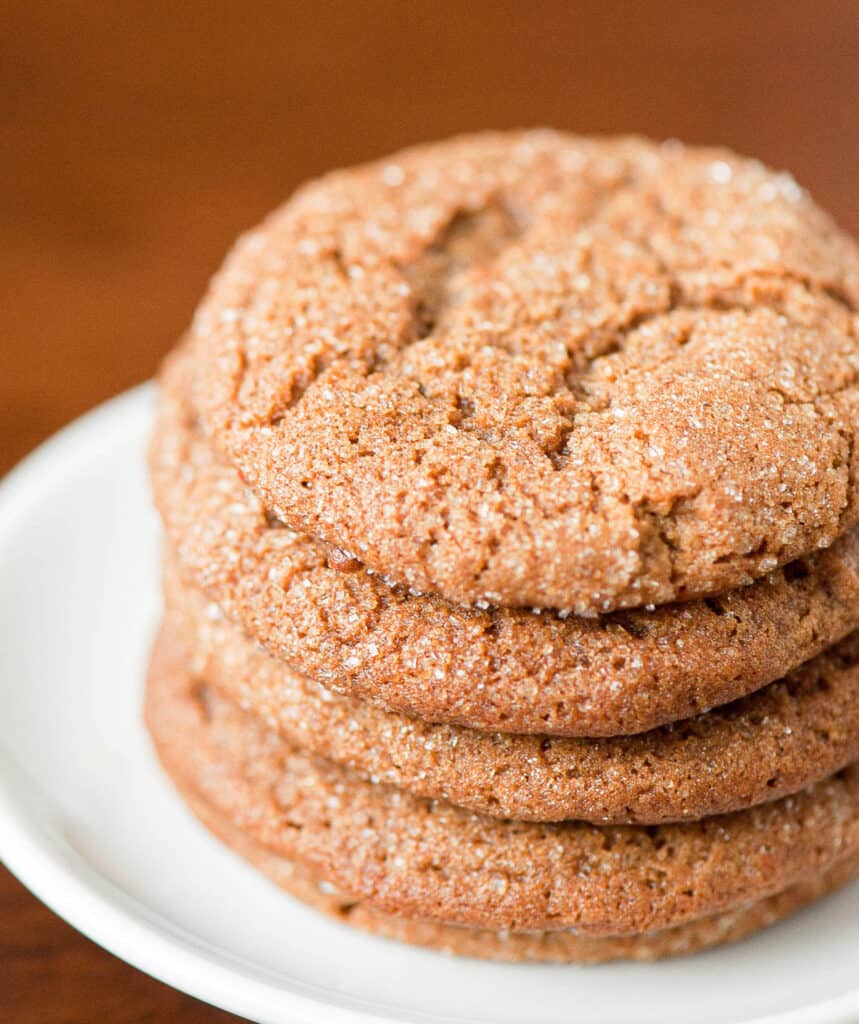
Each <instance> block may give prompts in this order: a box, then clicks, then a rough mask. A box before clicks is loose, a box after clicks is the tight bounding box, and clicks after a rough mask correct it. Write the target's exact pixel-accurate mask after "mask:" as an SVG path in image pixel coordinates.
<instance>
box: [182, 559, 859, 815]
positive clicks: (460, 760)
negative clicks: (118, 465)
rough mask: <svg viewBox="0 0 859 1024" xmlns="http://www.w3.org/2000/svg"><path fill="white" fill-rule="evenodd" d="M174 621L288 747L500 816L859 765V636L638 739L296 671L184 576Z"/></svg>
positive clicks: (768, 786) (766, 783) (191, 656)
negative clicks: (395, 706)
mask: <svg viewBox="0 0 859 1024" xmlns="http://www.w3.org/2000/svg"><path fill="white" fill-rule="evenodd" d="M164 591H165V595H164V596H165V604H166V622H167V626H168V628H169V631H170V634H171V636H173V638H174V639H175V640H176V641H177V642H178V643H179V645H180V646H181V647H182V650H183V660H184V661H185V663H186V664H188V666H189V668H190V669H191V671H192V672H193V674H194V675H195V676H196V677H197V678H200V679H205V680H206V681H207V682H208V683H209V684H211V685H212V686H213V687H214V689H215V690H217V691H218V692H219V693H222V694H223V695H225V696H226V697H228V698H229V699H230V700H232V701H233V702H235V703H237V704H240V705H241V706H242V707H243V708H245V709H246V710H248V711H250V712H251V713H252V714H254V715H255V716H256V717H258V718H260V719H263V720H264V721H266V722H267V723H268V724H269V725H270V726H271V727H272V728H273V729H276V730H277V731H278V732H279V733H280V734H281V735H282V736H283V737H284V738H285V739H286V740H287V741H288V742H290V743H292V744H294V745H295V746H298V747H301V748H302V749H304V750H306V751H309V752H311V753H314V754H319V755H322V756H324V757H327V758H329V759H330V760H332V761H334V762H336V763H337V764H341V765H343V766H344V767H347V768H349V769H350V770H352V771H354V772H356V773H357V774H358V775H360V776H361V777H362V778H365V779H369V780H370V781H372V782H383V783H386V784H389V785H394V786H398V787H400V788H402V789H407V790H409V791H410V792H412V793H416V794H418V795H419V796H423V797H428V798H430V799H444V800H448V801H450V802H451V803H454V804H457V805H458V806H461V807H465V808H468V809H469V810H474V811H478V812H480V813H483V814H488V815H491V816H494V817H499V818H516V819H520V820H523V821H562V820H564V819H568V818H578V819H583V820H585V821H592V822H597V823H606V822H610V823H614V824H658V823H661V822H668V821H679V820H682V819H697V818H702V817H705V816H707V815H713V814H720V813H726V812H728V811H733V810H738V809H741V808H744V807H750V806H752V805H753V804H759V803H763V802H765V801H768V800H776V799H779V798H780V797H783V796H786V795H788V794H790V793H795V792H797V791H798V790H800V789H802V788H804V787H805V786H808V785H810V784H811V783H813V782H817V781H818V780H820V779H823V778H826V777H827V776H829V775H832V774H833V773H834V772H837V771H839V770H840V769H841V768H844V767H845V766H846V765H848V764H850V763H851V762H853V761H855V760H859V633H854V634H851V636H850V637H848V638H847V639H846V640H844V641H842V642H841V643H840V644H838V645H836V646H835V647H833V648H830V649H829V650H828V651H826V652H825V653H824V654H821V655H818V657H817V658H815V659H813V660H812V661H810V662H808V663H807V664H806V665H804V666H802V667H801V668H799V669H796V670H795V671H794V672H793V673H792V674H791V676H789V677H788V679H786V680H784V681H782V682H778V683H772V684H770V685H769V686H767V687H765V688H764V689H762V690H759V691H758V692H756V693H754V694H752V695H751V696H749V697H746V698H745V699H743V700H740V701H738V702H735V703H733V704H729V705H727V706H725V707H723V708H720V709H718V710H714V711H711V712H709V713H707V714H704V715H701V716H700V717H698V718H695V719H690V720H688V721H685V722H679V723H677V724H676V725H672V726H665V727H663V728H661V729H658V730H655V731H653V732H649V733H642V734H640V735H636V736H621V737H617V738H613V739H559V738H554V739H552V738H549V737H542V736H519V735H510V734H495V735H492V734H487V733H482V732H476V731H475V730H472V729H464V728H462V727H459V726H450V725H432V724H430V723H428V722H423V721H421V720H419V719H415V718H408V717H406V716H404V715H400V714H397V713H394V712H388V711H385V710H383V709H381V708H378V707H376V706H374V705H372V704H368V703H367V702H365V701H359V700H356V699H354V698H349V697H342V696H337V695H335V694H333V693H331V692H330V691H329V690H326V689H325V688H324V687H322V686H320V685H319V684H318V683H314V682H313V681H312V680H309V679H307V678H306V677H304V676H301V675H299V674H298V673H296V672H293V671H292V670H291V669H289V668H288V667H287V666H286V665H285V664H284V663H283V662H281V661H278V660H277V659H275V658H273V657H272V656H271V655H269V654H268V653H266V651H265V650H264V649H263V648H262V647H260V646H259V645H258V644H256V643H254V642H253V641H252V640H250V639H248V638H247V637H246V636H244V635H243V634H242V632H241V631H240V630H239V629H237V628H236V627H235V626H234V625H233V624H232V623H231V622H230V621H229V620H228V619H227V618H226V617H225V616H224V615H223V613H221V612H220V610H219V609H218V607H217V606H216V605H214V604H212V603H210V602H207V600H206V598H205V597H204V596H203V595H202V594H200V593H198V592H196V591H194V590H192V589H191V588H189V587H187V586H185V585H184V584H182V583H181V581H180V579H179V577H178V573H177V572H176V569H175V567H174V566H172V565H171V563H170V562H169V560H168V563H167V566H166V570H165V586H164Z"/></svg>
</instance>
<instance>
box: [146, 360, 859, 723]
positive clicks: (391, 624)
mask: <svg viewBox="0 0 859 1024" xmlns="http://www.w3.org/2000/svg"><path fill="white" fill-rule="evenodd" d="M186 391H187V359H186V357H185V355H184V354H183V352H182V351H181V350H180V351H179V352H177V353H176V354H175V355H174V356H173V357H171V359H170V360H169V361H168V363H167V364H166V366H165V368H164V372H163V374H162V378H161V391H160V398H159V407H158V413H157V422H156V428H155V432H154V435H153V439H152V448H151V453H150V465H151V470H152V482H153V486H154V491H155V498H156V503H157V505H158V508H159V511H160V513H161V516H162V518H163V521H164V528H165V531H166V535H167V539H168V542H169V545H170V547H171V549H172V551H173V552H174V553H175V557H176V564H177V566H178V568H179V570H180V572H181V574H182V575H183V577H184V578H185V579H186V580H187V582H188V583H189V584H191V585H193V586H195V587H197V588H199V589H201V590H203V591H205V592H206V593H207V594H208V595H209V596H210V598H211V599H212V600H213V601H215V602H216V603H217V604H218V605H219V606H220V607H221V609H222V610H223V611H224V612H225V614H227V615H228V616H229V617H230V618H231V619H232V620H233V621H234V622H236V623H237V624H239V625H241V627H242V628H243V629H244V630H245V632H247V633H248V634H249V635H250V636H252V637H254V638H255V639H256V640H258V641H260V642H261V643H263V644H264V645H265V646H266V647H267V648H268V649H269V650H270V651H271V652H272V653H273V654H275V655H276V656H277V657H279V658H281V659H282V660H283V661H285V662H286V663H287V664H288V665H290V666H292V667H293V668H294V669H296V670H298V671H300V672H302V673H303V674H304V675H306V676H309V677H310V678H312V679H314V680H316V681H317V682H320V683H322V684H323V685H324V686H326V687H328V688H329V689H335V690H338V691H340V692H343V693H349V694H351V695H353V696H357V697H361V698H363V699H366V700H370V701H373V702H375V703H377V704H381V705H383V706H385V707H388V708H392V709H395V710H398V711H402V712H404V713H406V714H410V715H413V716H417V717H421V718H425V719H427V720H430V721H437V722H438V721H445V722H452V723H457V724H461V725H465V726H469V727H472V728H477V729H484V730H490V731H502V732H515V733H541V734H554V735H568V736H606V735H616V734H619V733H635V732H641V731H643V730H645V729H651V728H654V727H655V726H659V725H662V724H663V723H666V722H670V721H674V720H677V719H683V718H689V717H690V716H693V715H696V714H699V713H700V712H702V711H706V710H707V709H709V708H711V707H714V706H716V705H720V704H725V703H727V702H728V701H732V700H734V699H736V698H738V697H742V696H744V695H745V694H748V693H751V692H752V691H753V690H756V689H758V688H759V687H761V686H764V685H765V684H767V683H770V682H772V681H773V680H776V679H779V678H780V677H782V676H784V675H786V674H787V673H788V672H789V671H790V670H791V669H793V668H795V667H796V666H797V665H799V664H800V663H802V662H804V661H807V660H808V659H810V658H812V657H814V656H815V655H816V654H818V653H819V652H820V651H822V650H824V649H825V648H826V647H828V646H829V645H831V644H833V643H835V642H836V641H838V640H840V639H841V638H842V637H844V636H846V635H847V634H848V633H849V632H851V631H852V630H854V629H856V628H859V531H857V530H856V529H854V530H852V531H850V532H849V533H847V534H845V535H844V536H843V537H841V538H839V539H838V540H837V541H836V542H835V543H834V544H833V545H832V546H831V547H830V548H828V549H827V550H825V551H819V552H817V553H815V554H814V555H812V556H810V557H808V558H807V559H803V560H801V561H798V562H794V563H791V564H790V565H788V566H786V567H784V568H782V569H778V570H774V571H773V572H771V573H770V574H769V575H768V576H767V577H766V578H765V579H762V580H759V581H757V582H756V583H754V584H752V585H751V586H749V587H744V588H741V589H739V590H737V591H734V592H732V593H730V594H726V595H724V596H721V597H718V598H708V599H705V600H700V601H690V602H687V603H685V604H682V605H670V606H664V607H660V608H657V609H655V610H654V611H652V612H648V611H628V612H618V613H615V614H612V615H606V616H602V617H598V618H593V619H583V618H579V617H577V616H568V617H566V618H564V617H561V616H559V615H556V614H553V613H551V612H545V613H542V614H536V613H534V612H532V611H526V610H515V609H498V608H489V609H467V608H461V607H458V606H456V605H452V604H449V603H447V602H445V601H443V600H442V599H440V598H437V597H432V596H415V595H412V594H409V593H408V592H407V591H405V590H404V589H403V588H401V587H392V586H390V585H389V584H388V583H387V582H386V581H385V580H383V579H382V578H381V577H379V576H378V575H374V574H371V573H369V572H368V571H367V570H366V569H364V568H362V567H361V566H360V564H358V563H356V562H355V561H354V560H352V559H350V558H349V557H348V556H347V555H344V554H343V553H342V552H341V551H339V550H337V549H334V548H331V547H329V546H326V545H324V544H322V543H319V542H316V541H314V540H312V539H311V538H309V537H308V536H306V535H303V534H299V533H296V532H294V531H293V530H290V529H288V528H285V527H283V526H282V524H280V523H279V522H277V521H276V520H273V519H272V517H271V516H270V515H269V514H268V512H267V510H266V508H265V506H264V505H263V503H262V502H261V501H260V500H259V499H258V498H257V497H256V496H254V495H253V494H252V493H251V492H250V491H249V490H248V488H247V487H246V486H245V485H244V483H243V482H242V480H241V478H240V476H239V474H238V472H237V471H236V470H235V469H234V468H233V467H232V466H231V465H229V464H228V463H227V462H225V461H224V460H223V459H220V458H218V457H217V455H216V454H215V453H214V451H213V450H212V448H211V446H210V445H209V444H207V443H206V441H205V439H204V438H203V437H202V435H201V433H200V431H199V430H197V429H196V428H195V426H194V421H195V416H196V414H195V411H194V409H193V408H192V407H191V406H190V404H189V403H188V401H187V394H186Z"/></svg>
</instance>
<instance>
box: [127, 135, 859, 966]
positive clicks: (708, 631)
mask: <svg viewBox="0 0 859 1024" xmlns="http://www.w3.org/2000/svg"><path fill="white" fill-rule="evenodd" d="M857 306H859V250H857V247H856V246H855V245H854V243H853V242H852V241H851V240H850V239H848V238H847V237H845V236H844V235H843V234H841V233H840V232H839V231H838V229H837V228H836V227H835V226H834V225H833V223H832V222H831V220H830V219H829V218H828V217H827V216H826V215H825V214H824V213H823V212H821V211H820V210H819V209H818V208H817V207H815V206H814V205H813V203H812V202H811V201H810V200H809V199H808V197H807V196H806V195H805V194H804V193H803V192H802V191H801V190H800V189H799V188H798V187H797V186H796V184H795V183H794V181H793V180H792V179H791V178H790V177H789V176H786V175H776V174H773V173H771V172H769V171H767V170H766V169H765V168H763V167H761V166H760V165H759V164H756V163H753V162H750V161H746V160H741V159H739V158H737V157H734V156H732V155H731V154H728V153H725V152H722V151H718V152H714V151H705V150H697V149H685V148H683V147H682V146H680V145H678V144H672V145H664V146H657V145H653V144H650V143H646V142H643V141H640V140H627V139H622V140H585V139H579V138H575V137H570V136H564V135H558V134H554V133H551V132H530V133H517V134H500V135H489V136H479V137H473V138H463V139H457V140H454V141H451V142H447V143H442V144H438V145H432V146H426V147H421V148H417V149H414V150H410V151H407V152H404V153H401V154H398V155H397V156H395V157H392V158H391V159H389V160H386V161H382V162H380V163H377V164H373V165H370V166H366V167H362V168H358V169H354V170H349V171H345V172H338V173H335V174H332V175H330V176H328V177H325V178H323V179H322V180H320V181H318V182H315V183H312V184H310V185H308V186H306V187H305V188H303V189H302V190H300V191H299V192H298V193H297V194H296V195H295V196H294V197H293V198H292V199H291V200H290V202H289V203H287V204H286V206H284V207H283V208H282V209H281V210H279V211H277V212H276V213H274V214H273V215H272V216H271V217H270V218H269V219H268V220H267V221H266V222H265V223H264V224H263V225H262V226H261V227H260V228H259V229H257V230H255V231H253V232H251V233H250V234H248V235H246V236H245V237H244V238H243V239H241V240H240V242H239V243H238V245H237V246H236V248H235V250H234V251H233V253H232V254H231V255H230V257H229V258H228V260H227V262H226V264H225V266H224V268H223V269H222V271H221V272H220V273H219V275H218V276H217V277H216V278H215V280H214V282H213V284H212V286H211V289H210V291H209V294H208V296H207V297H206V298H205V300H204V301H203V303H202V305H201V307H200V309H199V311H198V313H197V316H196V318H195V321H194V324H193V327H192V329H191V331H190V333H189V336H188V338H187V339H186V340H185V341H184V342H183V344H182V345H181V346H180V347H179V348H178V349H177V351H176V352H175V353H174V354H173V355H172V356H171V357H170V359H169V360H168V362H167V365H166V366H165V368H164V371H163V373H162V378H161V388H160V401H159V409H158V416H157V424H156V429H155V434H154V438H153V442H152V449H151V470H152V479H153V484H154V491H155V496H156V501H157V505H158V508H159V511H160V513H161V516H162V518H163V522H164V527H165V536H166V555H165V587H164V594H165V617H164V622H163V626H162V629H161V632H160V635H159V638H158V640H157V644H156V650H155V654H154V657H153V662H152V668H151V672H150V679H149V687H148V695H147V718H148V723H149V727H150V730H151V732H152V735H153V737H154V739H155V743H156V745H157V748H158V750H159V753H160V756H161V758H162V761H163V763H164V766H165V768H166V769H167V771H168V773H169V774H170V775H171V777H172V778H173V780H174V781H175V783H176V785H177V786H178V787H179V789H180V791H181V792H182V793H183V795H184V796H185V798H186V799H187V801H188V803H189V804H190V805H191V807H192V808H193V809H194V810H195V811H196V813H197V814H198V815H199V816H200V818H202V820H203V821H204V822H205V823H206V824H207V825H208V826H209V827H210V828H211V829H212V831H214V832H215V833H216V834H217V835H219V836H220V837H221V838H222V839H223V840H224V841H225V842H226V843H228V844H230V845H231V846H233V847H235V848H236V849H237V850H238V851H240V852H241V853H242V854H243V855H245V856H246V857H247V858H248V859H250V860H251V861H252V862H253V863H255V864H256V865H257V866H258V867H259V868H260V869H261V870H262V871H264V872H266V873H267V874H269V875H270V876H271V877H272V878H273V879H274V880H275V881H277V882H278V883H279V884H281V885H282V886H283V887H284V888H285V889H287V890H288V891H289V892H291V893H293V894H294V895H296V896H298V897H299V898H300V899H303V900H306V901H307V902H309V903H311V904H314V905H316V906H319V907H321V908H322V909H325V910H327V911H330V912H332V913H335V914H337V915H339V916H341V917H342V918H344V919H346V920H348V921H350V922H351V923H353V924H355V925H358V926H360V927H363V928H367V929H370V930H372V931H374V932H377V933H380V934H384V935H388V936H395V937H398V938H402V939H405V940H407V941H410V942H415V943H420V944H424V945H428V946H433V947H437V948H443V949H446V950H450V951H453V952H457V953H464V954H472V955H477V956H485V957H494V958H500V959H509V960H534V961H537V960H547V961H583V962H594V961H600V960H605V959H611V958H615V957H629V958H639V959H650V958H654V957H658V956H663V955H668V954H675V953H682V952H690V951H692V950H696V949H700V948H703V947H706V946H709V945H713V944H716V943H720V942H726V941H730V940H733V939H736V938H738V937H740V936H743V935H746V934H748V933H749V932H751V931H753V930H754V929H757V928H759V927H761V926H763V925H765V924H768V923H770V922H772V921H774V920H776V919H778V918H780V917H783V916H784V915H785V914H787V913H789V912H790V911H792V910H794V909H795V908H797V907H799V906H801V905H803V904H805V903H807V902H809V901H810V900H812V899H814V898H816V897H817V896H819V895H821V894H822V893H825V892H827V891H829V890H831V889H832V888H834V887H835V886H837V885H840V884H841V883H843V882H844V881H845V880H847V879H848V878H849V877H851V876H852V875H853V874H855V873H856V872H857V870H859V763H857V762H859V632H853V631H854V630H858V629H859V526H857V524H859V472H857V463H859V447H857V445H856V443H855V441H856V437H857V432H859V318H857V315H856V309H857Z"/></svg>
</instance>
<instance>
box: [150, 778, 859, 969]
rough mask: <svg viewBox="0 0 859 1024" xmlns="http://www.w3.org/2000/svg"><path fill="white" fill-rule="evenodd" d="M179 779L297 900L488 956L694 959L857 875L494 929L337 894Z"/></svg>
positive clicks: (425, 942) (211, 821)
mask: <svg viewBox="0 0 859 1024" xmlns="http://www.w3.org/2000/svg"><path fill="white" fill-rule="evenodd" d="M168 768H169V766H168ZM173 782H174V784H175V785H176V787H177V789H178V790H179V792H180V793H181V795H182V797H183V798H184V800H185V802H186V803H187V804H188V805H189V807H190V808H191V809H192V810H193V811H194V813H195V814H196V815H197V817H198V818H199V819H200V820H201V821H202V822H203V823H204V824H205V825H206V826H207V828H209V829H210V831H211V832H212V833H213V834H214V835H215V836H217V837H218V838H219V839H220V840H221V841H222V842H224V843H226V844H227V845H228V846H230V847H232V848H233V849H234V850H235V851H236V852H237V853H239V854H240V855H241V856H242V857H244V858H245V859H246V860H248V861H249V862H250V863H251V864H253V865H254V867H256V868H257V869H258V870H260V871H262V872H263V874H265V875H267V876H268V877H269V878H270V879H271V880H272V881H273V882H274V883H275V884H276V885H278V886H280V887H281V888H282V889H283V890H285V891H286V892H288V893H289V894H290V895H291V896H294V897H295V898H296V899H299V900H301V901H302V902H303V903H307V904H309V905H310V906H311V907H313V908H314V909H316V910H320V911H322V912H323V913H326V914H330V915H331V916H332V917H335V918H337V919H338V920H340V921H345V922H347V923H348V924H350V925H352V926H353V927H356V928H360V929H362V930H363V931H367V932H370V933H371V934H373V935H379V936H382V937H384V938H387V939H396V940H398V941H400V942H408V943H410V944H411V945H416V946H426V947H428V948H430V949H435V950H438V951H439V952H442V953H448V954H452V955H454V956H469V957H479V958H481V959H484V960H500V961H504V962H507V963H556V964H560V963H578V964H600V963H607V962H609V961H611V960H639V961H652V960H658V959H660V958H662V957H669V956H688V955H690V954H692V953H697V952H700V951H701V950H704V949H709V948H711V947H713V946H721V945H725V944H727V943H731V942H737V941H738V940H740V939H743V938H746V937H747V936H749V935H751V934H753V933H754V932H757V931H759V930H760V929H762V928H767V927H769V926H770V925H772V924H775V923H776V922H777V921H780V920H782V919H783V918H785V917H787V916H788V915H790V914H792V913H795V912H796V911H797V910H800V909H801V908H802V907H804V906H806V905H807V904H809V903H812V902H814V901H815V900H818V899H821V898H822V897H823V896H825V895H827V894H828V893H830V892H832V891H833V890H834V889H837V888H839V887H840V886H842V885H845V884H846V883H847V882H849V881H851V880H852V879H853V878H854V877H855V876H856V875H857V873H859V856H856V855H854V856H852V857H849V858H847V859H846V860H843V861H840V862H839V863H838V864H837V865H836V866H835V867H834V868H831V869H830V870H828V871H825V872H824V873H823V874H822V875H820V876H818V877H817V878H814V879H809V880H807V881H804V882H798V883H797V884H796V885H792V886H790V887H789V888H787V889H785V890H783V891H782V892H780V893H777V894H776V895H774V896H768V897H766V899H763V900H759V901H757V902H756V903H751V904H747V905H745V906H742V907H738V908H737V909H736V910H729V911H725V912H724V913H721V914H715V915H711V916H710V917H702V918H700V919H699V920H697V921H690V922H688V923H687V924H681V925H678V926H677V927H676V928H665V929H663V930H661V931H658V932H650V933H649V934H646V935H617V936H606V937H602V938H599V937H595V936H593V935H574V934H572V933H570V932H563V931H553V932H518V933H510V932H493V931H489V930H486V929H478V928H467V927H460V926H457V925H449V924H441V923H440V922H438V921H425V920H415V919H413V918H412V919H410V918H405V917H394V916H392V915H390V914H382V913H379V912H378V911H376V910H373V909H372V907H369V906H368V905H367V904H366V903H365V902H363V901H362V900H360V899H355V898H354V897H352V896H350V895H349V894H348V893H338V892H337V890H336V889H335V888H334V886H333V885H332V884H331V882H330V881H329V880H328V879H326V878H324V877H322V876H320V875H318V874H314V873H313V872H312V871H309V870H308V869H307V868H306V867H303V866H302V865H299V864H296V863H295V862H293V861H290V860H287V859H286V858H285V857H281V856H279V855H278V854H276V853H272V851H271V850H267V849H266V848H265V847H264V846H260V845H259V844H257V843H254V842H253V840H251V839H249V838H248V837H247V836H246V835H245V834H244V833H243V832H241V831H239V830H238V829H236V828H235V827H234V826H233V825H232V824H231V822H230V820H229V819H228V818H227V817H226V816H225V815H224V814H222V813H220V812H219V811H218V810H217V809H216V808H215V807H214V806H213V805H212V804H210V803H208V802H207V801H206V800H204V799H202V798H201V797H200V796H199V794H198V793H197V791H196V790H195V789H194V786H193V783H192V782H190V781H188V780H185V779H182V778H179V777H178V776H174V777H173Z"/></svg>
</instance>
